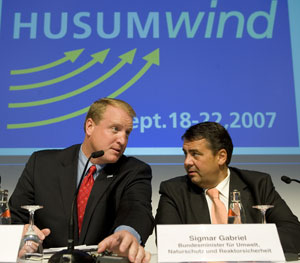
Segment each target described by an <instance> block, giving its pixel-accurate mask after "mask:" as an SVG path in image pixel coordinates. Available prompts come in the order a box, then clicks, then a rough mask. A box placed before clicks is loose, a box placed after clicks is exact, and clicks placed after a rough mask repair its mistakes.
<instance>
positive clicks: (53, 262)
mask: <svg viewBox="0 0 300 263" xmlns="http://www.w3.org/2000/svg"><path fill="white" fill-rule="evenodd" d="M103 155H104V151H98V152H93V153H92V154H91V156H90V157H89V158H88V160H87V162H86V164H85V167H84V169H83V172H82V175H81V177H80V181H79V184H78V187H77V188H76V191H75V194H74V199H73V202H72V206H71V216H70V222H69V235H68V246H67V249H64V250H62V251H59V252H57V253H55V254H53V255H52V256H51V257H50V259H49V261H48V262H49V263H67V262H72V263H94V262H95V259H94V258H93V257H92V256H91V255H89V254H88V253H86V252H84V251H81V250H79V249H74V206H75V203H76V202H77V195H78V192H79V188H80V186H81V183H82V180H83V178H84V176H85V173H86V170H87V167H88V164H89V162H90V160H91V158H99V157H101V156H103Z"/></svg>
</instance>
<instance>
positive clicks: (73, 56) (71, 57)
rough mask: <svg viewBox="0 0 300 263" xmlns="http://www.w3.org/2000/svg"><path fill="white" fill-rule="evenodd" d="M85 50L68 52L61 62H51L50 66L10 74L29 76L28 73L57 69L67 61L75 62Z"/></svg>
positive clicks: (14, 71)
mask: <svg viewBox="0 0 300 263" xmlns="http://www.w3.org/2000/svg"><path fill="white" fill-rule="evenodd" d="M83 50H84V48H83V49H76V50H73V51H68V52H65V53H64V54H65V56H64V57H63V58H61V59H59V60H56V61H54V62H51V63H49V64H46V65H43V66H39V67H35V68H28V69H16V70H11V71H10V74H11V75H21V74H28V73H33V72H38V71H42V70H46V69H50V68H53V67H56V66H58V65H60V64H63V63H65V62H67V61H69V60H70V61H71V62H74V61H75V60H76V59H77V58H78V57H79V56H80V54H81V53H82V51H83Z"/></svg>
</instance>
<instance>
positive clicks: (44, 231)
mask: <svg viewBox="0 0 300 263" xmlns="http://www.w3.org/2000/svg"><path fill="white" fill-rule="evenodd" d="M33 230H34V232H35V233H36V234H37V235H38V237H39V239H40V240H42V241H43V240H44V239H45V238H46V236H48V235H49V234H50V232H51V231H50V229H49V228H44V229H42V230H40V229H39V228H38V227H37V226H36V225H34V226H33Z"/></svg>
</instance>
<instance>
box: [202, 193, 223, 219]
mask: <svg viewBox="0 0 300 263" xmlns="http://www.w3.org/2000/svg"><path fill="white" fill-rule="evenodd" d="M206 193H207V195H208V196H209V197H210V199H211V200H212V207H211V221H212V224H227V211H226V207H225V205H224V203H223V202H222V201H221V200H220V199H219V191H218V189H216V188H211V189H208V190H207V192H206Z"/></svg>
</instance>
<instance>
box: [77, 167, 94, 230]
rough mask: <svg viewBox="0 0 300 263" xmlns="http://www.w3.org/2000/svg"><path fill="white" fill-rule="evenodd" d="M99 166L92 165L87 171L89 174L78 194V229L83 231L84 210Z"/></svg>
mask: <svg viewBox="0 0 300 263" xmlns="http://www.w3.org/2000/svg"><path fill="white" fill-rule="evenodd" d="M96 170H97V168H96V166H95V165H92V166H91V167H90V169H89V171H88V173H87V175H86V176H85V177H84V179H83V180H82V183H81V186H80V188H79V191H78V196H77V216H78V231H79V234H80V232H81V226H82V222H83V217H84V211H85V207H86V204H87V201H88V199H89V196H90V193H91V190H92V188H93V185H94V177H93V174H94V173H95V172H96Z"/></svg>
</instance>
